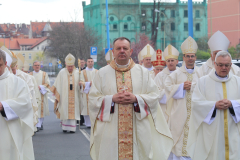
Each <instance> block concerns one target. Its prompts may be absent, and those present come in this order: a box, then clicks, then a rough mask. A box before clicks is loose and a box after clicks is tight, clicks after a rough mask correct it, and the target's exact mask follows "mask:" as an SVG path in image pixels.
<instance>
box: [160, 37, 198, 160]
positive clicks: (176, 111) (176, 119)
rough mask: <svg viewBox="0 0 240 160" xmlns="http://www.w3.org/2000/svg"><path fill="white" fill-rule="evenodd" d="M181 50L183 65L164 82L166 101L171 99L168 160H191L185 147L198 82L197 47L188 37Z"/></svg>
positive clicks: (169, 106)
mask: <svg viewBox="0 0 240 160" xmlns="http://www.w3.org/2000/svg"><path fill="white" fill-rule="evenodd" d="M181 49H182V52H183V55H184V56H183V61H184V62H185V63H183V65H182V67H181V68H179V69H178V70H176V71H174V72H173V73H172V74H170V75H169V76H168V77H167V78H166V81H165V86H166V87H165V90H166V93H167V97H168V99H169V98H170V97H172V98H173V101H172V105H168V106H167V107H168V108H167V110H169V115H170V118H169V122H168V124H169V126H170V131H171V133H172V137H173V141H174V147H173V148H172V153H171V154H170V156H169V160H175V159H177V160H180V159H184V160H191V158H190V156H189V154H188V152H187V150H186V147H187V140H188V132H189V119H190V115H191V97H192V92H193V90H194V87H195V85H196V83H197V81H198V76H197V74H196V70H197V68H196V66H195V60H196V58H197V57H196V53H197V49H198V46H197V43H196V42H195V40H194V39H193V38H192V37H188V38H187V39H186V40H185V41H184V42H183V43H182V45H181Z"/></svg>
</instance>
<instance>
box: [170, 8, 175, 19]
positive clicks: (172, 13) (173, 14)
mask: <svg viewBox="0 0 240 160" xmlns="http://www.w3.org/2000/svg"><path fill="white" fill-rule="evenodd" d="M171 17H172V18H173V17H175V10H171Z"/></svg>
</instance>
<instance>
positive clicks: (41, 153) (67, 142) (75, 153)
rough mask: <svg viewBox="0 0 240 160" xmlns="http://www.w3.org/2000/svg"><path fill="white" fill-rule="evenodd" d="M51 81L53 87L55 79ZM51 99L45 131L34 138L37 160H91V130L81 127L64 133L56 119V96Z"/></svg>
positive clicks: (45, 120) (45, 121)
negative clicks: (74, 131)
mask: <svg viewBox="0 0 240 160" xmlns="http://www.w3.org/2000/svg"><path fill="white" fill-rule="evenodd" d="M50 80H51V85H52V84H53V81H54V79H52V78H51V79H50ZM48 97H49V100H48V102H49V109H50V116H47V117H45V119H44V123H43V127H44V130H42V131H39V132H37V133H36V134H35V135H34V136H33V147H34V153H35V159H36V160H91V158H90V155H89V146H90V142H89V138H90V137H89V134H90V129H88V128H86V127H85V126H81V129H80V130H79V128H77V131H76V133H74V134H72V133H69V132H68V133H63V132H62V129H61V127H60V120H59V119H57V118H56V116H55V114H54V112H53V107H54V103H53V102H54V96H52V93H50V94H49V95H48Z"/></svg>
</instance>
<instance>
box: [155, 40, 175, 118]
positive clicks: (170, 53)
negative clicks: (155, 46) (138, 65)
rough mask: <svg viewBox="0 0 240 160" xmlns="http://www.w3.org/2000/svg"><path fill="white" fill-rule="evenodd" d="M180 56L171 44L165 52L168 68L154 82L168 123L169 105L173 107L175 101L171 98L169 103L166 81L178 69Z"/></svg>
mask: <svg viewBox="0 0 240 160" xmlns="http://www.w3.org/2000/svg"><path fill="white" fill-rule="evenodd" d="M178 56H179V52H178V50H177V49H176V48H175V47H173V46H172V45H170V44H169V45H168V46H167V47H166V48H165V50H164V52H163V57H164V59H165V61H166V65H167V67H166V68H164V69H163V71H162V72H160V73H158V74H157V76H156V77H155V78H154V82H155V83H156V85H157V86H158V89H159V91H160V95H159V96H160V101H159V103H160V106H161V108H162V111H163V114H164V116H165V118H166V120H167V122H168V119H169V115H170V113H169V112H170V110H168V111H167V104H169V105H172V101H173V99H172V98H170V99H169V100H168V102H167V95H166V91H165V80H166V78H167V76H169V75H170V74H171V73H172V72H173V71H175V70H176V69H177V68H178V67H176V65H177V64H178ZM169 109H171V107H169Z"/></svg>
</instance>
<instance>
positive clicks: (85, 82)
mask: <svg viewBox="0 0 240 160" xmlns="http://www.w3.org/2000/svg"><path fill="white" fill-rule="evenodd" d="M93 65H94V61H93V59H92V58H88V59H87V67H86V69H84V70H82V71H81V76H80V83H81V94H80V96H81V100H82V105H81V115H83V116H84V121H85V126H87V127H91V121H90V118H89V107H88V104H89V98H88V93H89V91H90V89H91V85H92V81H93V79H94V77H95V74H96V73H97V71H98V70H97V69H95V68H93Z"/></svg>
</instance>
